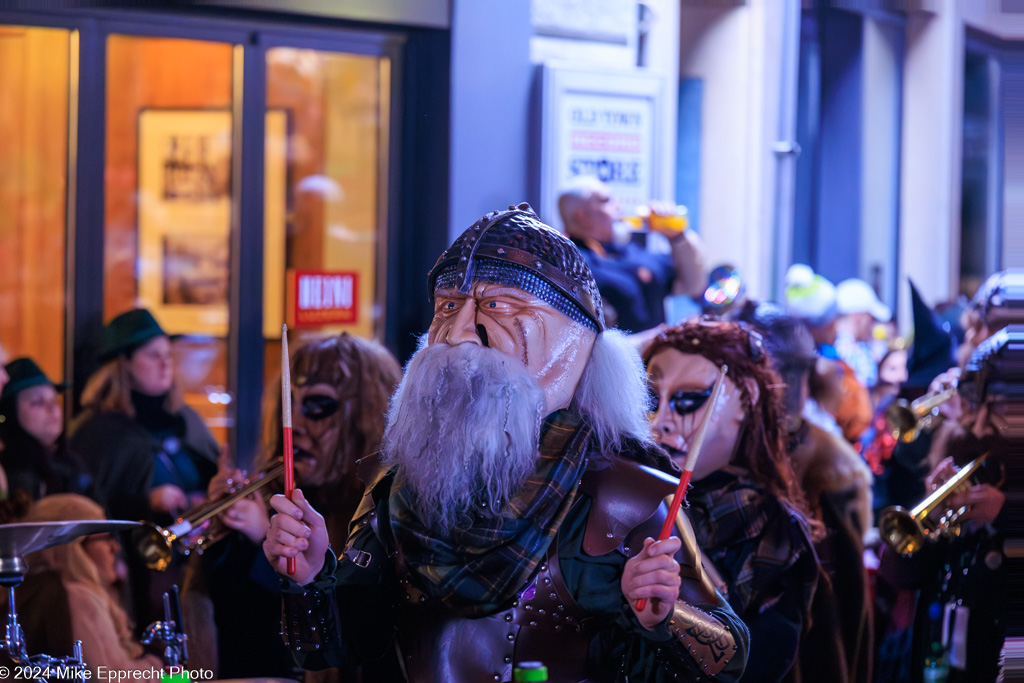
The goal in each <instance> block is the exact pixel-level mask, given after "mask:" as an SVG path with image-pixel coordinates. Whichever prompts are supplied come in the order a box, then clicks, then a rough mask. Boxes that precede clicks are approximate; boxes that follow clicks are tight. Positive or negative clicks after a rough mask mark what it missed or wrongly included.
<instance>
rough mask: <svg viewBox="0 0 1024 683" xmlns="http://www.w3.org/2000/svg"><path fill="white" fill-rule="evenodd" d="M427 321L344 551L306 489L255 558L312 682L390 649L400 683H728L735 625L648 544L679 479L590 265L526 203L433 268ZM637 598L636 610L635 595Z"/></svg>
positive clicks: (738, 650) (724, 607)
mask: <svg viewBox="0 0 1024 683" xmlns="http://www.w3.org/2000/svg"><path fill="white" fill-rule="evenodd" d="M428 284H429V287H430V292H431V294H432V298H433V302H434V320H433V322H432V323H431V326H430V330H429V332H428V335H427V340H426V344H425V345H423V346H422V347H421V348H420V350H419V351H418V352H417V353H416V354H415V355H414V356H413V358H412V360H411V361H410V362H409V364H408V366H407V368H406V371H405V376H404V378H403V380H402V383H401V385H400V387H399V389H398V391H397V393H396V395H395V397H394V398H393V400H392V404H391V408H390V411H389V414H388V424H387V428H386V431H385V434H384V444H383V448H382V454H381V455H379V456H375V457H373V458H367V459H364V460H363V461H362V462H361V463H360V468H361V476H362V477H363V480H364V481H365V482H366V484H367V489H366V494H365V496H364V498H363V503H362V505H361V507H360V509H359V510H358V511H357V512H356V515H355V517H354V519H353V522H352V527H351V528H352V534H351V536H350V538H349V541H348V545H347V547H346V549H345V550H344V552H342V553H341V555H340V556H339V557H335V555H334V554H333V553H332V552H331V551H330V549H329V548H328V544H327V535H326V533H325V532H324V525H323V521H322V520H321V518H320V516H319V515H318V514H317V513H316V512H315V511H314V510H313V509H312V508H311V507H310V506H309V505H308V504H307V503H306V500H305V498H304V497H303V495H302V493H301V491H298V490H297V491H296V492H295V495H294V497H293V499H292V501H291V502H290V501H288V500H287V499H285V498H283V497H281V496H278V497H275V498H274V499H273V501H272V505H273V507H274V509H275V510H277V512H278V514H277V515H276V516H275V517H274V518H273V520H272V523H271V529H270V532H269V533H268V535H267V540H266V542H265V543H264V551H265V552H266V554H267V557H268V558H269V560H270V562H271V564H272V565H273V566H274V567H276V568H277V570H278V571H279V572H280V573H281V574H282V575H283V576H286V577H287V576H288V575H287V572H286V569H285V564H286V558H289V557H294V558H295V560H296V565H297V571H296V573H295V574H294V575H292V576H291V577H290V578H289V580H288V581H287V582H286V583H287V586H286V588H285V598H284V606H285V610H284V629H283V630H284V636H285V639H286V641H287V642H288V643H289V645H290V646H291V647H292V648H293V649H294V651H295V653H296V656H297V658H298V659H299V661H300V662H301V663H302V664H303V666H305V667H306V668H311V669H318V668H324V667H329V666H338V665H341V664H343V663H347V662H353V661H355V662H365V661H371V660H373V659H375V658H381V657H385V656H388V654H389V653H390V652H392V651H393V648H394V647H395V646H396V645H397V650H398V653H399V657H400V661H401V664H402V667H403V670H404V673H405V677H406V679H407V680H408V681H417V682H418V681H445V682H449V681H452V682H455V683H459V682H461V681H473V682H474V683H475V682H477V681H483V680H495V681H510V680H512V671H513V667H514V666H515V665H518V664H519V663H520V662H522V661H526V660H541V661H543V662H544V664H545V665H547V667H548V672H549V678H550V680H554V681H617V680H622V679H623V677H628V678H629V680H638V681H639V680H642V681H661V680H678V679H682V680H704V679H706V678H709V677H713V679H714V680H722V681H733V680H736V679H737V678H739V676H740V674H741V673H742V672H743V668H744V665H745V661H746V652H747V632H746V627H745V626H743V624H742V622H740V621H739V619H737V617H736V615H735V613H734V612H732V610H731V609H730V608H729V606H728V604H727V603H726V602H725V601H724V600H723V599H722V598H721V597H720V596H719V595H718V593H717V592H716V591H715V589H714V588H713V587H712V585H711V584H710V582H709V581H708V580H707V579H706V577H705V576H704V575H703V572H702V569H701V565H700V553H699V550H698V549H697V548H696V545H695V543H694V541H693V535H692V531H690V530H689V527H688V523H686V522H685V519H682V520H681V523H682V525H683V532H682V535H683V537H684V540H683V541H682V542H681V541H680V539H679V538H677V537H672V538H670V539H668V540H665V541H660V542H654V541H653V540H652V537H656V536H657V532H658V529H659V527H660V526H661V521H662V520H663V519H664V514H665V506H664V505H663V504H662V499H663V498H664V496H666V495H668V494H669V493H671V492H672V491H673V490H674V488H675V480H674V479H673V478H672V477H670V476H668V475H666V474H664V473H663V472H661V471H659V470H658V469H656V468H660V469H661V470H665V471H669V470H671V467H672V466H671V464H670V463H669V462H668V460H667V458H666V456H665V455H664V453H663V452H662V451H660V450H659V449H658V448H657V447H656V446H655V445H654V444H653V441H652V439H651V436H650V432H649V428H648V426H647V423H646V411H647V402H648V399H647V387H646V378H645V375H644V372H643V369H642V365H641V363H640V359H639V357H638V356H637V354H636V352H635V351H633V350H632V349H631V348H630V346H629V345H628V343H626V342H625V340H624V338H623V337H622V335H620V334H619V333H618V332H615V331H607V330H605V329H604V317H603V314H602V309H601V299H600V295H599V294H598V291H597V287H596V286H595V284H594V280H593V277H592V275H591V273H590V270H589V268H588V267H587V265H586V263H585V262H584V261H583V259H582V257H581V256H580V254H579V252H578V250H577V249H576V247H575V246H573V244H572V243H571V242H569V240H567V239H566V238H564V237H563V236H562V235H561V234H559V233H557V232H555V231H554V230H552V229H551V228H549V227H548V226H546V225H544V224H543V223H541V222H540V221H539V220H538V218H537V216H536V214H534V213H533V211H532V210H531V209H530V208H529V206H527V205H525V204H521V205H520V206H519V207H510V209H509V210H508V211H503V212H493V213H491V214H488V215H487V216H484V217H483V218H482V219H481V220H480V221H478V222H477V223H476V224H474V225H473V226H472V227H470V228H469V229H468V230H467V231H466V232H465V233H463V234H462V235H461V236H460V237H459V238H458V239H457V240H456V241H455V243H454V244H453V245H452V246H451V248H449V249H448V250H447V251H446V252H444V253H443V254H442V255H441V257H440V259H438V262H437V264H436V265H435V266H434V268H433V270H432V271H431V272H430V276H429V280H428ZM639 598H648V601H647V606H646V607H645V609H644V610H642V611H638V610H637V609H636V607H635V605H636V600H638V599H639Z"/></svg>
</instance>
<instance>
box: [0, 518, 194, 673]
mask: <svg viewBox="0 0 1024 683" xmlns="http://www.w3.org/2000/svg"><path fill="white" fill-rule="evenodd" d="M138 526H140V523H139V522H124V521H116V520H111V521H97V520H81V521H75V520H72V521H64V522H24V523H17V524H0V586H4V587H6V588H7V592H8V606H7V628H6V632H5V634H4V639H3V641H2V642H0V652H2V653H3V654H5V655H6V656H7V657H8V658H10V660H11V661H12V662H13V664H14V666H15V667H16V671H19V672H23V673H24V674H25V675H22V676H18V677H20V678H28V679H29V680H32V679H33V678H34V679H36V680H39V681H46V680H49V679H52V677H53V676H55V675H56V676H58V677H61V678H66V679H68V680H78V681H85V680H87V679H88V678H89V672H88V670H87V667H86V665H85V661H84V660H83V659H82V641H80V640H76V641H75V642H74V645H73V649H72V652H73V654H72V655H70V656H67V657H52V656H50V655H46V654H37V655H31V656H30V655H29V654H28V650H27V645H26V643H25V634H24V632H23V630H22V627H21V624H20V623H19V622H18V613H17V610H16V607H15V603H14V589H15V587H16V586H18V585H20V584H21V583H22V581H23V580H24V579H25V574H26V573H27V572H28V564H27V563H26V562H25V559H24V558H25V556H26V555H28V554H29V553H33V552H35V551H37V550H43V549H45V548H50V547H52V546H55V545H62V544H64V543H68V542H69V541H72V540H74V539H76V538H78V537H79V536H88V535H91V534H102V533H109V532H114V531H124V530H128V529H133V528H135V527H138ZM181 624H182V620H181V609H180V606H179V605H178V596H177V587H175V588H174V590H173V594H172V595H169V594H166V593H165V594H164V621H157V622H154V623H153V624H150V626H149V628H148V629H147V630H146V639H145V640H144V642H146V643H147V644H149V643H154V642H158V643H161V644H162V645H163V647H164V650H163V656H164V663H165V664H166V665H167V666H179V665H184V664H186V663H187V660H188V653H187V650H186V636H185V632H184V629H183V628H182V626H181ZM54 672H61V674H55V673H54Z"/></svg>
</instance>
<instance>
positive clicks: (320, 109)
mask: <svg viewBox="0 0 1024 683" xmlns="http://www.w3.org/2000/svg"><path fill="white" fill-rule="evenodd" d="M388 68H389V62H388V60H387V59H383V58H379V57H373V56H364V55H354V54H344V53H331V52H322V51H317V50H305V49H293V48H285V47H280V48H273V49H271V50H268V52H267V123H266V131H267V147H266V197H265V200H266V204H265V220H264V226H265V233H264V235H265V237H264V243H265V269H264V273H265V278H264V297H265V305H264V336H265V338H266V340H267V347H266V353H265V356H264V358H265V363H266V380H267V382H273V381H274V378H275V377H276V376H277V373H278V372H279V371H280V358H281V352H280V338H281V323H282V322H287V323H288V325H289V329H290V330H292V331H293V333H292V336H291V337H290V339H289V341H290V344H291V348H292V349H294V348H295V347H296V345H297V344H301V343H304V342H305V341H307V340H309V339H313V338H320V337H324V336H326V335H329V334H338V333H340V332H343V331H348V332H350V333H351V334H354V335H359V336H362V337H367V338H372V337H374V336H377V335H378V334H379V333H380V332H381V331H382V328H383V325H382V315H383V300H384V299H383V297H384V291H383V282H384V275H385V274H384V273H383V272H382V263H381V261H380V259H379V258H378V256H379V255H380V254H381V253H382V252H383V250H384V231H383V228H382V226H383V225H384V223H385V219H386V216H385V215H384V213H383V208H382V207H383V203H382V201H381V196H383V191H384V190H385V188H384V187H383V182H384V181H383V180H382V179H383V178H385V177H386V175H385V174H386V171H387V164H386V158H387V146H386V142H385V140H386V139H387V130H386V124H385V122H386V121H387V117H388V112H387V98H386V95H385V93H387V92H388V87H389V83H388V79H389V74H388ZM268 386H269V384H268Z"/></svg>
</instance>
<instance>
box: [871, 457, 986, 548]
mask: <svg viewBox="0 0 1024 683" xmlns="http://www.w3.org/2000/svg"><path fill="white" fill-rule="evenodd" d="M986 458H988V453H985V454H984V455H980V456H978V457H977V458H975V459H974V460H972V461H971V462H969V463H967V464H966V465H964V466H963V467H962V468H961V469H960V471H959V472H957V473H956V474H955V475H954V476H952V477H950V478H949V480H948V481H946V483H944V484H943V485H942V486H940V487H939V488H937V489H935V491H933V492H932V494H931V495H930V496H928V497H927V498H925V499H924V500H922V501H921V502H920V503H918V504H917V506H916V507H914V509H912V510H906V509H905V508H902V507H900V506H899V505H893V506H891V507H887V508H885V509H884V510H882V513H881V515H879V517H878V531H879V534H880V535H881V536H882V540H883V541H884V542H885V544H886V545H888V546H889V547H890V548H892V549H893V550H895V551H896V552H897V553H899V554H900V555H911V554H913V553H915V552H917V551H918V550H920V549H921V546H922V545H924V541H925V538H927V537H929V536H930V535H933V534H935V533H949V534H952V535H954V536H956V535H959V534H960V526H959V520H960V516H961V515H962V514H963V513H964V508H960V509H958V510H952V509H951V510H947V511H946V512H945V514H943V515H942V517H941V518H940V519H939V521H938V523H937V524H935V525H932V524H931V523H930V522H929V521H928V515H929V514H931V512H932V511H933V510H935V509H936V508H937V507H938V506H939V505H940V504H941V503H942V502H943V501H944V500H946V498H948V497H949V496H950V495H952V494H953V492H954V491H956V489H958V488H960V486H961V485H962V484H964V483H965V482H966V481H967V480H968V479H970V477H971V476H973V475H974V473H975V472H977V471H978V470H979V469H980V468H981V466H982V465H984V464H985V460H986Z"/></svg>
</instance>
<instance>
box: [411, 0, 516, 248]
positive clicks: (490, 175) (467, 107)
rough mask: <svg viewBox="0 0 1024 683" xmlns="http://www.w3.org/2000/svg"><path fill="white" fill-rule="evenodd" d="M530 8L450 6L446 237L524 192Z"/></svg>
mask: <svg viewBox="0 0 1024 683" xmlns="http://www.w3.org/2000/svg"><path fill="white" fill-rule="evenodd" d="M531 35H532V28H531V25H530V3H528V2H518V1H517V2H494V0H459V1H458V2H453V3H452V30H451V162H450V163H451V168H450V170H449V169H443V168H424V169H421V172H422V173H445V172H449V173H450V178H451V184H450V187H449V225H448V228H449V237H450V238H454V237H456V236H458V235H459V234H460V233H461V232H462V231H463V230H465V229H466V228H468V227H469V226H470V225H472V224H473V223H474V222H475V221H476V220H477V219H479V218H480V216H482V215H484V214H485V213H487V212H488V211H493V210H494V209H505V208H507V207H508V205H509V204H516V203H519V202H522V201H531V200H532V201H536V199H535V198H533V197H530V196H529V192H528V185H527V182H528V162H529V158H528V155H529V143H528V138H529V132H530V93H531V87H532V82H533V66H532V65H531V64H530V36H531Z"/></svg>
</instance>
